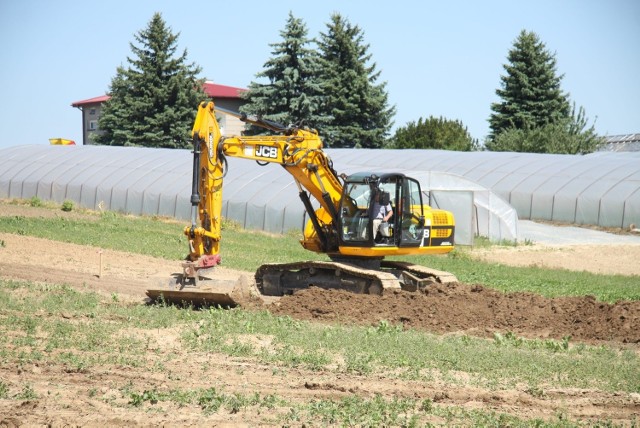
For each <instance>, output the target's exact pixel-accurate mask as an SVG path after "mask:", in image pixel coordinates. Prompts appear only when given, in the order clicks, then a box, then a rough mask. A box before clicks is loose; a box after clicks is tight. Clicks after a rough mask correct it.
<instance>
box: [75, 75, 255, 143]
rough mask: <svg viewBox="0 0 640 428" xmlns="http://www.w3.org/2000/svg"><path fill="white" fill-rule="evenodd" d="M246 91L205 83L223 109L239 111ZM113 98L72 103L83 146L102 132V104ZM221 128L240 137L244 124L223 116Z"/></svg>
mask: <svg viewBox="0 0 640 428" xmlns="http://www.w3.org/2000/svg"><path fill="white" fill-rule="evenodd" d="M245 91H246V89H243V88H236V87H234V86H226V85H219V84H217V83H213V82H211V81H207V82H205V83H204V92H205V93H206V94H207V95H208V96H209V97H210V98H211V99H212V100H213V102H214V103H215V104H216V105H217V106H220V107H222V108H225V109H227V110H232V111H238V110H239V109H240V106H241V105H242V104H244V100H243V99H242V97H241V95H242V93H243V92H245ZM109 98H111V97H110V96H109V95H100V96H99V97H93V98H89V99H86V100H80V101H76V102H73V103H71V107H76V108H78V109H80V111H81V112H82V144H83V145H89V144H91V141H92V139H91V135H92V134H94V133H98V132H100V129H99V128H98V119H100V115H101V113H102V104H103V103H104V102H105V101H107V100H108V99H109ZM196 112H197V106H193V115H194V118H195V114H196ZM220 126H221V128H222V133H223V134H224V135H239V134H240V133H241V132H242V130H243V129H244V124H243V123H242V122H241V121H240V120H239V119H237V118H235V117H231V116H227V115H222V117H220Z"/></svg>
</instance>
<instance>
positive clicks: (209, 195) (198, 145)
mask: <svg viewBox="0 0 640 428" xmlns="http://www.w3.org/2000/svg"><path fill="white" fill-rule="evenodd" d="M216 112H218V113H223V114H228V115H232V116H235V117H238V118H240V119H241V120H243V121H244V122H247V123H251V124H254V125H258V126H261V127H264V128H267V129H270V130H272V131H276V132H278V133H279V135H275V136H233V137H227V138H225V137H223V136H222V134H221V132H220V126H219V123H218V120H217V118H216ZM192 140H193V177H192V193H191V225H190V226H187V227H186V228H185V230H184V233H185V235H187V237H188V238H189V244H190V254H189V260H190V261H191V262H192V263H195V267H196V268H203V267H211V266H215V265H216V264H218V263H219V262H220V255H219V254H220V248H219V244H220V232H221V219H222V212H221V211H222V191H223V180H224V176H225V174H226V172H227V162H226V158H228V157H234V158H242V159H248V160H255V161H256V162H258V163H260V164H268V163H275V164H279V165H281V166H282V167H283V168H284V169H286V170H287V172H289V173H290V174H291V176H292V177H293V178H294V180H295V182H296V184H297V185H298V189H299V195H300V198H301V199H302V202H303V204H304V206H305V208H306V210H307V212H308V214H309V217H310V219H311V222H312V224H313V228H314V231H315V233H313V234H311V236H307V237H306V238H305V239H304V240H303V242H302V244H303V245H304V246H305V248H308V249H310V250H314V251H322V252H331V251H336V250H337V242H336V240H335V236H336V234H337V231H336V230H335V228H336V224H337V223H338V222H337V219H338V207H339V205H340V198H341V195H342V188H343V186H342V183H341V182H340V179H339V177H338V176H337V174H336V172H335V171H334V170H333V167H332V162H331V159H330V158H329V157H328V156H327V155H326V154H325V153H324V152H323V150H322V141H321V140H320V138H319V137H318V134H317V133H316V132H315V131H312V130H308V129H299V128H287V127H284V126H282V125H279V124H277V123H274V122H271V121H267V120H264V119H260V118H255V117H251V116H247V115H243V114H239V113H236V112H232V111H229V110H225V109H222V108H218V107H215V105H214V103H213V102H208V103H204V102H203V103H201V104H200V106H199V108H198V113H197V116H196V120H195V122H194V127H193V130H192ZM311 197H313V198H314V199H315V200H316V201H318V202H319V204H320V208H319V209H317V210H316V209H314V208H313V204H312V202H311Z"/></svg>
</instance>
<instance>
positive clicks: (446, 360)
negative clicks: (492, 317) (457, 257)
mask: <svg viewBox="0 0 640 428" xmlns="http://www.w3.org/2000/svg"><path fill="white" fill-rule="evenodd" d="M202 315H203V318H202V320H201V321H200V322H199V323H198V324H197V325H196V326H192V327H190V328H188V329H186V330H185V333H184V335H183V339H184V341H185V343H187V344H188V345H189V346H191V347H192V348H193V349H194V350H197V351H208V352H221V353H225V354H229V355H236V356H237V355H239V354H237V353H236V349H237V348H238V344H240V345H242V353H241V356H245V357H254V358H259V359H260V360H261V361H263V362H264V363H269V364H274V363H275V364H277V365H281V366H284V367H304V368H306V369H310V370H327V369H333V370H336V371H338V372H345V373H356V374H364V375H367V374H371V373H377V372H385V373H390V372H391V373H395V374H396V376H397V377H399V378H411V379H418V380H424V381H430V380H432V379H433V376H434V373H435V376H436V377H439V378H440V379H444V380H446V381H447V382H449V383H454V384H468V383H471V384H473V385H477V386H480V385H482V386H485V387H486V386H487V385H490V386H491V387H493V388H495V389H506V388H515V387H517V385H522V384H524V385H529V386H530V387H532V388H533V387H535V388H539V389H544V388H546V387H548V386H549V382H551V385H555V386H556V387H558V386H560V387H567V388H600V389H605V390H609V391H620V390H623V391H627V392H637V391H639V390H640V359H639V358H638V356H637V355H635V354H634V353H633V352H631V351H617V350H613V349H611V348H607V347H591V346H586V345H583V344H580V345H576V346H572V345H570V343H569V339H568V338H565V339H564V340H561V341H553V340H545V341H541V340H526V339H522V338H517V337H516V336H515V335H513V334H512V333H508V332H507V333H506V334H505V335H499V337H496V338H495V339H494V340H486V339H480V338H474V337H469V336H446V337H441V336H435V335H431V334H427V333H424V332H418V331H413V330H408V331H402V330H401V329H390V328H389V327H388V324H386V323H384V322H382V323H380V324H379V325H378V326H375V327H347V326H324V325H315V324H311V323H307V322H302V321H297V320H294V319H291V318H289V317H275V316H273V315H271V314H270V313H269V312H266V311H265V312H259V313H253V312H246V311H242V310H220V309H209V310H208V311H204V312H203V314H202ZM247 335H250V337H251V338H254V339H255V340H253V341H251V340H247V339H246V338H247ZM239 338H244V339H245V340H243V341H241V340H240V339H239ZM234 341H235V342H236V343H234ZM461 373H464V374H465V375H464V376H461V375H460V374H461Z"/></svg>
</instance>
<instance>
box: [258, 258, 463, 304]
mask: <svg viewBox="0 0 640 428" xmlns="http://www.w3.org/2000/svg"><path fill="white" fill-rule="evenodd" d="M380 268H381V269H371V268H366V267H361V266H358V265H355V264H351V263H344V262H322V261H308V262H298V263H274V264H264V265H262V266H260V268H258V270H257V272H256V283H257V286H258V289H259V290H260V292H261V293H262V294H264V295H267V296H283V295H286V294H292V293H294V292H295V291H297V290H301V289H305V288H308V287H311V286H315V287H320V288H327V289H328V288H336V289H341V290H346V291H349V292H352V293H357V294H377V295H382V294H384V293H385V292H387V291H389V290H400V289H402V290H405V291H417V290H422V289H424V288H425V287H427V286H428V285H430V284H433V283H436V282H439V283H445V284H446V283H451V282H457V278H456V277H455V276H454V275H453V274H451V273H449V272H444V271H438V270H434V269H429V268H427V267H424V266H420V265H415V264H412V263H405V262H389V261H382V262H381V264H380Z"/></svg>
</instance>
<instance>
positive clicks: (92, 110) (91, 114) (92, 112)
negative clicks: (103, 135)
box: [89, 108, 96, 116]
mask: <svg viewBox="0 0 640 428" xmlns="http://www.w3.org/2000/svg"><path fill="white" fill-rule="evenodd" d="M95 114H96V109H94V108H92V109H89V115H90V116H95Z"/></svg>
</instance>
